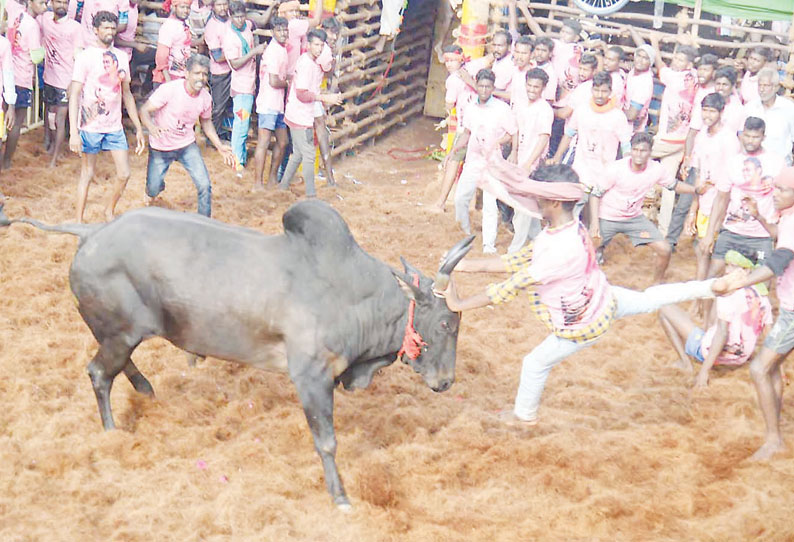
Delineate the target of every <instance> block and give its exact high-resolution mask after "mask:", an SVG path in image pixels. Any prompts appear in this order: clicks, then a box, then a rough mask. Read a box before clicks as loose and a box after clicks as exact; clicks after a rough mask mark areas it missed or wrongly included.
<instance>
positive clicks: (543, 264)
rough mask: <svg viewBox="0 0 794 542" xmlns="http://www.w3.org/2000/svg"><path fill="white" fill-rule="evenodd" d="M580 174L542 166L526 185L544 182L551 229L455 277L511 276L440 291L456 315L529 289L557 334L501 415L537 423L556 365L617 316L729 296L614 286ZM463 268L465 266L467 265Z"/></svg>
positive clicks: (695, 289)
mask: <svg viewBox="0 0 794 542" xmlns="http://www.w3.org/2000/svg"><path fill="white" fill-rule="evenodd" d="M578 181H579V177H578V175H577V174H576V172H575V171H574V170H573V169H572V168H571V167H570V166H566V165H553V166H544V167H540V168H538V169H537V170H536V171H535V172H534V173H533V175H532V177H531V179H530V180H528V182H527V183H526V184H525V185H524V186H528V185H532V186H533V188H532V189H533V190H536V189H537V187H538V185H546V186H545V187H544V188H543V192H542V193H543V194H544V195H543V196H538V197H536V199H537V206H538V207H539V210H540V214H541V215H542V217H543V219H544V221H545V222H546V224H547V226H546V227H545V228H544V229H543V231H541V232H540V233H539V234H538V236H537V237H536V238H535V240H534V242H533V243H532V244H531V245H529V246H526V247H524V248H523V249H522V250H520V251H518V252H516V253H515V254H507V255H505V256H491V257H487V258H479V259H474V258H465V259H464V260H463V261H461V262H460V263H459V264H458V266H457V267H456V268H455V271H457V272H488V273H504V272H508V273H511V276H510V277H509V278H508V279H507V280H505V281H503V282H500V283H495V284H490V285H488V286H487V287H486V289H485V290H484V291H483V292H481V293H478V294H475V295H473V296H471V297H466V298H462V299H461V298H460V297H458V293H457V291H456V288H455V284H454V281H452V280H450V282H449V285H448V286H447V288H446V289H445V290H444V292H442V295H443V296H444V297H445V298H446V301H447V305H448V306H449V309H450V310H452V311H454V312H461V311H464V310H471V309H476V308H479V307H485V306H487V305H492V304H494V305H495V304H500V303H504V302H507V301H510V300H512V299H515V298H516V297H517V296H518V295H519V294H520V293H521V291H523V290H529V294H530V302H531V305H530V307H531V310H532V311H533V313H534V314H535V315H536V316H537V317H538V318H539V319H540V320H541V322H543V323H544V324H545V325H546V326H547V327H548V328H549V330H550V331H551V333H550V334H549V335H548V336H547V337H546V339H544V340H543V341H542V342H541V343H540V344H539V345H537V346H536V347H535V348H534V349H533V350H532V352H530V353H529V354H528V355H527V356H526V357H525V358H524V362H523V365H522V369H521V379H520V382H519V385H518V392H517V394H516V398H515V402H514V404H513V408H512V409H510V410H509V411H505V412H503V413H502V415H501V416H500V418H501V419H502V420H503V421H506V422H508V423H515V422H524V423H525V424H529V425H534V424H535V423H537V419H538V407H539V406H540V399H541V395H542V394H543V389H544V387H545V385H546V379H547V378H548V375H549V372H550V371H551V369H552V367H554V366H555V365H557V364H558V363H560V362H561V361H563V360H564V359H565V358H567V357H569V356H571V355H572V354H574V353H575V352H578V351H579V350H581V349H582V348H584V347H586V346H589V345H591V344H593V343H594V342H595V341H597V340H598V339H600V338H601V337H602V336H603V335H604V334H605V333H606V331H607V330H608V329H609V328H610V327H611V325H612V323H613V322H614V321H615V320H617V319H618V318H622V317H624V316H630V315H634V314H641V313H649V312H654V311H656V310H658V309H659V308H660V307H662V306H664V305H668V304H671V303H680V302H682V301H685V300H689V299H695V298H699V297H713V296H714V295H715V294H721V293H723V292H724V289H725V286H724V279H720V280H716V279H713V280H708V281H700V282H698V281H693V282H685V283H675V284H664V285H659V286H653V287H651V288H648V289H646V290H645V291H642V292H639V291H635V290H629V289H626V288H620V287H617V286H612V285H610V284H609V282H607V279H606V276H605V275H604V273H603V271H601V269H600V268H599V266H598V263H597V262H596V258H595V250H594V249H593V245H592V243H591V241H590V236H589V235H588V234H587V230H586V229H585V228H584V226H583V225H582V224H581V223H580V222H579V221H578V220H576V218H575V217H574V214H573V208H574V205H575V203H576V201H577V200H578V199H580V198H581V196H582V190H581V187H580V186H579V184H578ZM461 265H462V267H461Z"/></svg>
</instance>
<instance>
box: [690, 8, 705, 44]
mask: <svg viewBox="0 0 794 542" xmlns="http://www.w3.org/2000/svg"><path fill="white" fill-rule="evenodd" d="M702 9H703V0H695V15H694V16H693V17H692V19H693V21H694V22H693V23H692V40H693V41H694V42H695V43H697V40H698V30H699V27H698V23H699V22H700V12H701V10H702Z"/></svg>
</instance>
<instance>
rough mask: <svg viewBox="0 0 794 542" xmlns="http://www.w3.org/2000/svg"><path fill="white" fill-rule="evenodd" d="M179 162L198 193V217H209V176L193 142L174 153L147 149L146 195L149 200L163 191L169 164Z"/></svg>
mask: <svg viewBox="0 0 794 542" xmlns="http://www.w3.org/2000/svg"><path fill="white" fill-rule="evenodd" d="M174 160H179V162H180V163H181V164H182V165H183V166H185V170H187V172H188V174H189V175H190V179H191V180H192V181H193V184H194V185H196V191H197V192H198V212H199V214H200V215H204V216H210V210H211V206H212V186H211V185H210V174H209V172H208V171H207V166H205V165H204V160H203V159H202V158H201V152H200V151H199V148H198V145H196V142H195V141H194V142H193V143H191V144H190V145H188V146H187V147H184V148H182V149H177V150H174V151H158V150H155V149H153V148H151V147H149V164H148V166H147V168H146V195H147V196H149V197H150V198H153V197H155V196H157V194H159V193H160V192H162V191H163V190H165V174H166V172H167V171H168V168H169V167H171V162H173V161H174Z"/></svg>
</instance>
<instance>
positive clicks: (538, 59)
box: [532, 36, 557, 104]
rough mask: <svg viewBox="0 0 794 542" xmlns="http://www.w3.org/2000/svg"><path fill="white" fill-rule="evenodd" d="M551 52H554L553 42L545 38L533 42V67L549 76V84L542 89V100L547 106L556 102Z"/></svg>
mask: <svg viewBox="0 0 794 542" xmlns="http://www.w3.org/2000/svg"><path fill="white" fill-rule="evenodd" d="M552 51H554V40H552V39H551V38H548V37H546V36H543V37H540V38H538V39H537V40H536V41H535V49H534V50H533V51H532V57H533V59H534V61H535V67H536V68H539V69H541V70H543V71H544V72H546V75H548V76H549V82H548V83H546V86H545V87H544V88H543V99H544V100H546V101H547V102H549V104H554V103H555V102H556V101H557V73H556V72H555V71H554V65H553V64H552V62H551V54H552Z"/></svg>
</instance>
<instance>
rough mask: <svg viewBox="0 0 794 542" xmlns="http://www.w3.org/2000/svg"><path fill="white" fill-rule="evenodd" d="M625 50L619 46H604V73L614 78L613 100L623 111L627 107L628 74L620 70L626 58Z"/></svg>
mask: <svg viewBox="0 0 794 542" xmlns="http://www.w3.org/2000/svg"><path fill="white" fill-rule="evenodd" d="M624 56H625V55H624V53H623V48H622V47H621V46H619V45H613V46H611V47H607V46H606V44H605V45H604V71H605V72H607V73H608V74H609V75H610V77H612V95H611V96H610V98H611V99H614V100H615V103H616V104H617V106H618V107H620V108H621V109H624V108H625V105H626V103H625V102H626V73H625V72H624V71H623V70H621V69H620V63H621V62H622V61H623V57H624Z"/></svg>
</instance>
